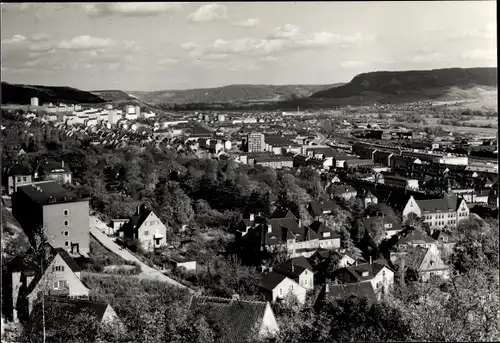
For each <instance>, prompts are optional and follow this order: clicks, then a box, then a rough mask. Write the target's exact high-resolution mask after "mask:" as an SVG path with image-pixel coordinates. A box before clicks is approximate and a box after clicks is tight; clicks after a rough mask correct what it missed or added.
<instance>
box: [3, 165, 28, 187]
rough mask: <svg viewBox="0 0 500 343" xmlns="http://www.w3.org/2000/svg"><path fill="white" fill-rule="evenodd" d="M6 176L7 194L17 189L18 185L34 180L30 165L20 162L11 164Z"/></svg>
mask: <svg viewBox="0 0 500 343" xmlns="http://www.w3.org/2000/svg"><path fill="white" fill-rule="evenodd" d="M5 176H6V179H7V194H9V195H11V194H12V193H14V192H15V191H17V187H18V186H23V185H27V184H30V183H31V182H32V179H31V169H30V167H28V166H25V165H23V164H20V163H15V164H14V165H12V166H10V167H9V168H8V169H7V171H6V173H5ZM4 180H5V179H4Z"/></svg>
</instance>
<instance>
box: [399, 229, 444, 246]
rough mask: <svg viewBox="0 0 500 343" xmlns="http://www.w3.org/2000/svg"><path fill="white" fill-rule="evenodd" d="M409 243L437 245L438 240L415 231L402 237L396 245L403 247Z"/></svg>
mask: <svg viewBox="0 0 500 343" xmlns="http://www.w3.org/2000/svg"><path fill="white" fill-rule="evenodd" d="M408 243H414V244H416V243H421V244H436V240H435V239H434V238H432V237H430V236H429V235H427V234H426V233H424V232H422V231H420V230H418V229H415V230H412V231H411V232H409V233H407V234H406V235H405V236H404V237H402V238H401V239H400V240H399V241H398V242H397V243H396V245H403V244H408Z"/></svg>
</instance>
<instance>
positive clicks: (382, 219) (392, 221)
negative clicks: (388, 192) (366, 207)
mask: <svg viewBox="0 0 500 343" xmlns="http://www.w3.org/2000/svg"><path fill="white" fill-rule="evenodd" d="M362 220H363V225H364V227H367V228H368V227H370V226H373V225H380V226H382V227H383V228H384V236H383V237H382V239H390V238H391V237H392V236H394V235H397V234H398V233H400V232H401V231H402V228H401V224H400V223H398V221H397V220H396V218H394V217H392V216H385V215H381V216H372V217H370V216H367V217H366V218H363V219H362Z"/></svg>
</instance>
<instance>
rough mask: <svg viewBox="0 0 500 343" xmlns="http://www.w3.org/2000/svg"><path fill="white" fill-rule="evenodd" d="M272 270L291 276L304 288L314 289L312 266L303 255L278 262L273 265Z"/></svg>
mask: <svg viewBox="0 0 500 343" xmlns="http://www.w3.org/2000/svg"><path fill="white" fill-rule="evenodd" d="M272 271H273V272H275V273H277V274H281V275H285V276H287V277H289V278H291V279H292V280H293V281H295V282H297V283H298V284H299V285H301V286H302V287H304V288H305V289H314V272H313V267H312V266H311V264H310V263H309V261H308V260H307V259H306V258H305V257H304V256H299V257H294V258H291V259H289V260H287V261H285V262H283V263H280V264H278V265H276V266H274V267H273V270H272Z"/></svg>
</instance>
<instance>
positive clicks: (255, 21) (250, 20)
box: [233, 18, 260, 27]
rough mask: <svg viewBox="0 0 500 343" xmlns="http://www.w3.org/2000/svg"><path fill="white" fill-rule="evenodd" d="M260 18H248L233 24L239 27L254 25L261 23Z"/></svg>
mask: <svg viewBox="0 0 500 343" xmlns="http://www.w3.org/2000/svg"><path fill="white" fill-rule="evenodd" d="M259 23H260V20H259V19H258V18H248V19H245V20H240V21H236V22H234V23H233V26H238V27H254V26H257V25H259Z"/></svg>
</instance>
